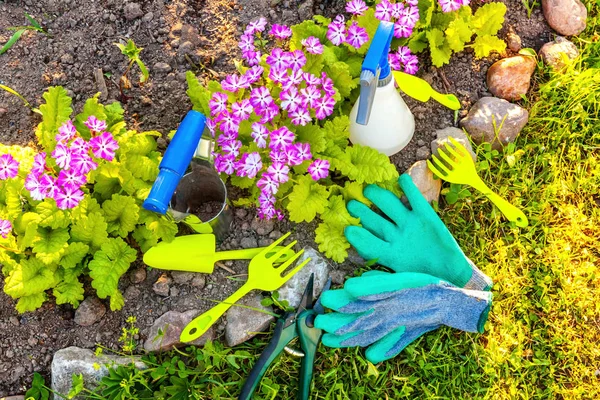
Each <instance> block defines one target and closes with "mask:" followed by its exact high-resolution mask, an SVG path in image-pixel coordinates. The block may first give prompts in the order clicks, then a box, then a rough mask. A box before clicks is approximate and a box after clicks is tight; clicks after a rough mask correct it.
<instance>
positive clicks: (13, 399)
mask: <svg viewBox="0 0 600 400" xmlns="http://www.w3.org/2000/svg"><path fill="white" fill-rule="evenodd" d="M0 400H25V396H23V395H22V394H19V395H16V396H8V397H1V398H0Z"/></svg>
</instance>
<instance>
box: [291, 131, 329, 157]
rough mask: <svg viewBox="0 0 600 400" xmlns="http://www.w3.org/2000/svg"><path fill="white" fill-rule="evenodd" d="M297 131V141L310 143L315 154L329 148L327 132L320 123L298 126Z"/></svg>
mask: <svg viewBox="0 0 600 400" xmlns="http://www.w3.org/2000/svg"><path fill="white" fill-rule="evenodd" d="M295 131H296V141H297V142H304V143H308V144H310V150H311V152H312V153H313V154H316V153H320V152H321V151H323V150H325V149H326V148H327V140H326V139H325V132H324V131H323V130H322V129H321V127H319V126H318V125H314V124H309V125H306V126H298V127H296V129H295Z"/></svg>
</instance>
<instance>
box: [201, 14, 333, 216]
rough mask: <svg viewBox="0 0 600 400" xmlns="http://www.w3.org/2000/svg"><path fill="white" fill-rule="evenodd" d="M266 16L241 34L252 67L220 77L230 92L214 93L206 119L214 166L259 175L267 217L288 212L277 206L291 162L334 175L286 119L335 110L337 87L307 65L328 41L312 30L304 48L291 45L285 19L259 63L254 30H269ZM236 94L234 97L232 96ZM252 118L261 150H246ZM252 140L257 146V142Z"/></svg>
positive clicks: (303, 119)
mask: <svg viewBox="0 0 600 400" xmlns="http://www.w3.org/2000/svg"><path fill="white" fill-rule="evenodd" d="M265 28H266V20H264V18H261V19H259V20H257V21H254V22H251V23H250V24H249V25H248V27H247V28H246V30H245V32H244V35H242V36H241V37H240V41H239V47H240V48H241V49H242V53H243V58H244V60H245V61H246V63H247V64H248V66H249V68H248V69H247V70H246V72H245V73H244V74H233V75H228V76H227V77H225V79H224V80H223V81H222V82H221V87H222V89H223V90H224V91H225V92H229V93H231V94H233V95H234V96H231V94H229V95H228V94H227V93H225V92H215V93H213V95H212V97H211V99H210V101H209V108H210V114H211V115H210V117H211V118H210V119H209V120H208V122H207V125H208V127H209V129H210V130H211V132H212V133H213V134H215V136H216V143H217V151H216V152H215V153H216V154H215V168H216V169H217V171H218V172H222V173H226V174H228V175H237V176H239V177H247V178H251V179H255V178H256V179H257V182H256V184H257V186H258V187H259V188H260V190H261V192H260V196H259V198H258V203H259V207H258V213H259V216H261V217H262V218H267V219H270V218H274V217H277V218H280V219H281V218H283V213H282V211H281V210H279V209H277V208H276V207H275V204H276V198H275V195H276V194H277V192H278V190H279V186H280V185H281V184H283V183H285V182H287V181H288V180H289V179H290V176H289V173H290V168H292V167H294V166H298V165H300V164H302V163H304V162H307V163H309V162H310V165H309V166H308V171H309V174H310V175H311V177H312V178H313V179H314V180H319V179H322V178H325V177H327V176H328V175H329V162H328V161H325V160H318V159H317V160H314V161H313V156H312V153H311V149H310V145H309V144H308V143H302V142H296V135H295V134H294V132H292V131H291V130H290V128H289V127H288V126H285V125H284V124H283V123H282V122H283V121H286V120H287V121H289V122H290V123H291V125H296V126H300V125H302V126H304V125H307V124H309V123H310V122H312V121H313V120H314V119H318V120H322V119H324V118H326V117H328V116H329V115H331V114H332V113H333V108H334V106H335V99H334V98H333V96H334V95H335V93H336V90H335V88H334V85H333V81H332V80H331V79H330V78H329V77H328V76H327V74H325V73H321V76H315V75H313V74H311V73H309V72H306V71H304V70H303V68H304V66H305V65H306V63H307V56H306V54H305V51H306V53H309V54H321V53H322V52H323V45H322V44H321V42H320V41H319V39H318V38H316V37H314V36H311V37H308V38H306V39H304V40H303V41H302V45H303V46H304V49H305V50H304V51H303V50H293V51H289V50H286V49H285V48H283V46H281V44H282V43H281V41H282V40H284V39H287V38H289V37H290V36H291V34H292V31H291V29H290V28H289V27H287V26H285V25H276V24H275V25H272V27H271V29H270V31H269V35H271V36H273V37H275V38H276V39H277V40H278V44H279V45H280V46H278V47H275V48H273V49H272V50H271V52H270V53H269V54H268V55H267V56H266V58H265V63H266V66H264V64H263V65H260V62H261V57H262V54H260V51H258V50H257V48H256V46H255V39H256V37H255V36H258V35H262V32H264V31H265ZM232 99H233V100H232ZM244 121H247V122H246V124H247V123H248V122H250V125H249V126H250V127H251V129H252V131H251V133H250V136H251V138H252V140H253V142H254V145H255V146H256V147H255V148H258V149H259V150H258V151H250V152H244V151H243V150H242V146H243V143H242V140H241V138H240V137H239V130H240V125H241V124H242V122H244ZM254 145H253V146H254Z"/></svg>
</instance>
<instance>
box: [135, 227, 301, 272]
mask: <svg viewBox="0 0 600 400" xmlns="http://www.w3.org/2000/svg"><path fill="white" fill-rule="evenodd" d="M215 247H216V239H215V235H213V234H198V235H187V236H178V237H176V238H175V239H174V240H173V241H172V242H170V243H166V242H160V243H159V244H158V245H156V246H154V247H152V248H151V249H150V250H148V251H147V252H146V254H144V263H145V264H146V265H149V266H150V267H152V268H157V269H165V270H170V271H186V272H202V273H205V274H210V273H212V272H213V270H214V268H215V262H217V261H220V260H250V259H252V258H254V256H256V255H257V254H259V253H260V252H261V251H263V250H264V249H265V247H257V248H254V249H241V250H228V251H219V252H217V251H216V250H215ZM282 249H283V248H282V247H276V248H274V249H273V251H272V253H273V254H275V253H276V252H277V251H279V250H282ZM293 255H294V252H293V251H292V250H286V251H285V252H284V253H283V254H282V255H281V256H280V257H279V259H278V260H277V262H284V261H286V260H287V259H289V258H290V257H292V256H293Z"/></svg>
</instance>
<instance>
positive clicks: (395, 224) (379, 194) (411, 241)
mask: <svg viewBox="0 0 600 400" xmlns="http://www.w3.org/2000/svg"><path fill="white" fill-rule="evenodd" d="M398 182H399V184H400V187H401V188H402V191H403V192H404V194H405V195H406V197H407V198H408V201H409V202H410V206H411V208H412V210H411V209H409V208H407V207H405V206H404V204H402V202H401V201H400V199H399V198H398V197H396V195H394V194H393V193H392V192H390V191H388V190H385V189H382V188H380V187H378V186H375V185H369V186H367V187H366V188H365V190H364V195H365V197H367V198H368V199H369V200H371V201H372V202H373V203H374V204H375V205H376V206H377V207H378V208H379V209H380V210H381V211H382V212H383V213H384V214H385V215H386V216H387V217H388V218H389V219H386V218H385V217H383V216H381V215H379V214H377V213H376V212H375V211H373V210H371V209H370V208H369V207H367V206H366V205H364V204H363V203H361V202H358V201H356V200H351V201H350V202H349V203H348V205H347V208H348V212H349V213H350V214H351V215H352V216H354V217H357V218H360V223H361V225H362V227H360V226H348V227H346V229H345V230H344V235H345V236H346V238H347V239H348V241H349V242H350V244H352V246H354V247H355V248H356V250H357V252H358V254H360V255H361V256H362V257H363V258H364V259H365V260H373V259H376V260H377V263H379V264H381V265H384V266H386V267H389V268H391V269H393V270H394V271H396V272H421V273H424V274H429V275H433V276H437V277H439V278H442V279H443V280H445V281H447V282H450V283H452V284H453V285H456V286H459V287H464V288H465V289H473V290H489V289H490V288H491V286H492V281H491V279H490V278H489V277H487V276H486V275H485V274H484V273H483V272H481V271H480V270H479V269H477V267H476V266H475V265H474V264H473V263H472V262H471V260H469V259H468V258H467V257H466V256H465V254H464V253H463V251H462V250H461V249H460V247H459V246H458V243H456V240H454V237H452V234H451V233H450V232H449V231H448V228H446V225H444V223H443V222H442V220H441V219H440V218H439V217H438V215H437V214H436V213H435V211H434V210H433V208H431V206H430V205H429V203H427V200H425V198H424V197H423V195H422V194H421V192H420V191H419V189H418V188H417V187H416V186H415V184H414V183H413V181H412V179H411V178H410V176H409V175H407V174H403V175H401V176H400V178H399V179H398Z"/></svg>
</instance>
